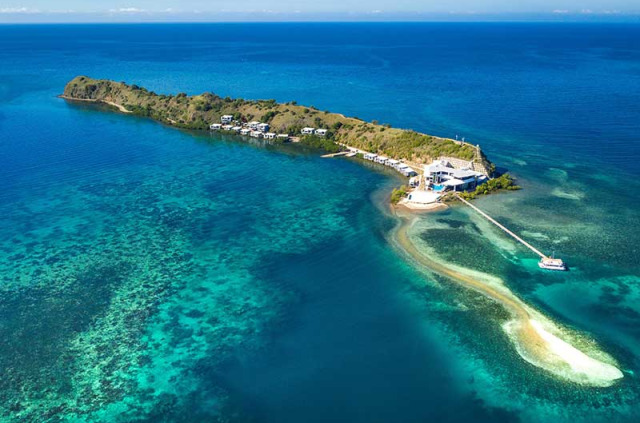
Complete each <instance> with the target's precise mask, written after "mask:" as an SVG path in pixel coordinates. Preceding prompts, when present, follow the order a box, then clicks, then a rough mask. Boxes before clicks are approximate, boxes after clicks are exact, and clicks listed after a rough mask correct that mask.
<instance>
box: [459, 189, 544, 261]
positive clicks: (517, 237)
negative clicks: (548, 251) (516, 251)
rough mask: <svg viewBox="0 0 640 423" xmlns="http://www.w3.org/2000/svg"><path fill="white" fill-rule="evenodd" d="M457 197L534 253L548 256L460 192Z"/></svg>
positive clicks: (542, 256)
mask: <svg viewBox="0 0 640 423" xmlns="http://www.w3.org/2000/svg"><path fill="white" fill-rule="evenodd" d="M456 197H458V200H460V201H462V202H463V203H464V204H466V205H467V206H469V207H471V208H472V209H474V210H475V211H476V212H478V213H479V214H480V215H481V216H482V217H484V218H485V219H487V220H488V221H489V222H491V223H493V224H494V225H496V226H497V227H498V228H500V229H502V230H503V231H505V232H506V233H507V234H508V235H511V236H512V237H513V238H514V239H515V240H516V241H518V242H519V243H521V244H522V245H524V246H525V247H527V248H528V249H530V250H531V251H533V252H534V253H536V254H537V255H539V256H540V257H541V258H543V259H546V258H548V257H547V256H546V255H544V254H542V253H541V252H540V250H538V249H537V248H535V247H534V246H533V245H531V244H529V243H528V242H527V241H525V240H524V239H522V238H520V237H519V236H518V235H516V234H515V233H513V232H511V231H510V230H509V229H508V228H507V227H506V226H504V225H503V224H501V223H500V222H498V221H497V220H495V219H494V218H493V217H491V216H489V215H488V214H486V213H485V212H483V211H482V210H480V209H479V208H477V207H476V206H474V205H473V204H471V203H470V202H468V201H467V200H465V199H464V198H462V197H460V195H459V194H456Z"/></svg>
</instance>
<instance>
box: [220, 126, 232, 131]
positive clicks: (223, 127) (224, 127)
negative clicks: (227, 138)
mask: <svg viewBox="0 0 640 423" xmlns="http://www.w3.org/2000/svg"><path fill="white" fill-rule="evenodd" d="M231 128H233V125H222V130H223V131H231Z"/></svg>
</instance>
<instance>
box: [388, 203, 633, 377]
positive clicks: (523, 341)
mask: <svg viewBox="0 0 640 423" xmlns="http://www.w3.org/2000/svg"><path fill="white" fill-rule="evenodd" d="M398 215H399V217H400V218H401V222H402V223H401V224H400V225H399V227H398V228H397V230H396V232H395V234H394V239H393V240H394V241H395V243H396V244H397V246H398V247H399V248H400V249H401V250H402V251H403V252H404V253H406V254H408V255H409V256H410V258H411V259H412V260H413V261H415V262H417V264H419V265H422V266H425V267H427V268H429V269H430V270H432V271H434V272H436V273H437V274H440V275H442V276H445V277H447V278H448V279H450V280H452V281H453V282H455V283H458V284H460V285H462V286H465V287H467V288H470V289H473V290H475V291H477V292H479V293H481V294H482V295H485V296H486V297H488V298H490V299H492V300H494V301H495V302H496V303H498V304H499V305H500V306H501V307H503V308H504V309H505V310H506V311H507V312H509V314H510V315H511V319H510V320H509V321H508V322H506V323H505V324H504V325H503V329H504V330H505V332H506V333H507V334H508V335H509V337H510V339H511V340H512V342H513V343H514V346H515V348H516V350H517V351H518V353H519V354H520V356H521V357H522V358H524V359H525V360H526V361H528V362H529V363H531V364H533V365H535V366H537V367H540V368H543V369H545V370H547V371H549V372H551V373H553V374H554V375H556V376H558V377H560V378H562V379H565V380H568V381H571V382H575V383H579V384H582V385H588V386H599V387H606V386H610V385H612V384H613V383H615V381H616V380H618V379H621V378H622V377H623V374H622V372H621V371H620V370H619V369H618V368H617V367H616V366H615V365H614V363H615V362H614V360H613V359H612V358H610V357H608V356H607V355H606V354H605V353H604V352H602V351H600V350H596V349H594V348H595V347H590V349H591V350H590V351H581V350H580V349H578V348H577V347H575V346H574V345H571V344H570V343H569V342H567V341H566V340H564V339H562V337H563V335H565V334H566V333H567V332H566V330H565V329H563V328H561V327H559V326H558V325H557V324H555V323H554V322H552V321H551V320H550V319H548V318H547V317H545V316H543V315H542V314H541V313H539V312H538V311H536V310H534V309H533V308H531V307H530V306H528V305H527V304H525V303H524V302H523V301H522V300H520V299H519V298H518V297H517V296H516V295H515V294H514V293H513V292H511V291H510V290H509V289H508V288H507V287H506V286H505V285H504V284H503V283H502V281H500V280H499V279H497V278H493V277H491V276H490V275H484V274H482V273H480V272H475V271H472V270H469V269H463V268H458V267H457V266H452V265H447V264H446V263H442V262H439V261H437V260H436V259H432V258H430V257H427V256H426V255H425V254H423V253H421V252H420V251H419V250H418V249H417V248H416V247H415V245H414V244H413V242H412V241H411V240H410V237H409V234H408V230H409V228H410V227H411V224H412V222H413V218H411V217H410V216H403V215H402V214H398ZM596 357H598V358H596Z"/></svg>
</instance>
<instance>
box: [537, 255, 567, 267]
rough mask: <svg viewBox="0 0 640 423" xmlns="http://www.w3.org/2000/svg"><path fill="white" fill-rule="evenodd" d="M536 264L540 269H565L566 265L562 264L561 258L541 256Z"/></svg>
mask: <svg viewBox="0 0 640 423" xmlns="http://www.w3.org/2000/svg"><path fill="white" fill-rule="evenodd" d="M538 266H539V267H540V268H541V269H547V270H567V265H566V264H564V262H563V261H562V259H558V258H553V257H543V258H542V259H540V261H539V262H538Z"/></svg>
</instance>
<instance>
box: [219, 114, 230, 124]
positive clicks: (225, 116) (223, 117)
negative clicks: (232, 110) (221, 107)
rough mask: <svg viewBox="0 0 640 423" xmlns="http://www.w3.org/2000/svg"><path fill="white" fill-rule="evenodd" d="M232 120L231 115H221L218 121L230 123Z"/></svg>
mask: <svg viewBox="0 0 640 423" xmlns="http://www.w3.org/2000/svg"><path fill="white" fill-rule="evenodd" d="M232 120H233V115H222V117H221V118H220V122H222V123H231V121H232Z"/></svg>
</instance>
